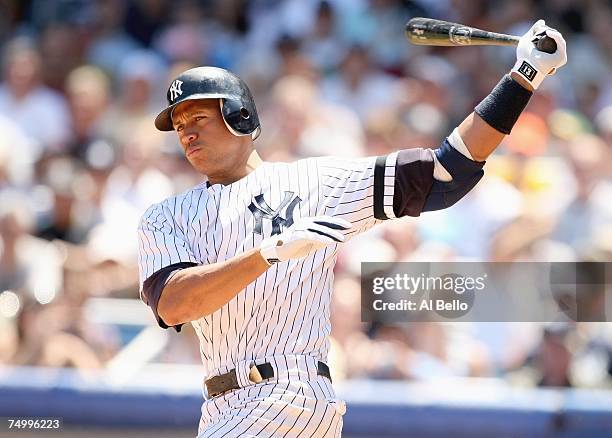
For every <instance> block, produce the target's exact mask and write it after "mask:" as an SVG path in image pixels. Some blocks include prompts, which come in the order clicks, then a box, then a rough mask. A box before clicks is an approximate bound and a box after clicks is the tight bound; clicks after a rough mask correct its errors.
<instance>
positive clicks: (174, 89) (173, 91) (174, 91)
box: [168, 79, 183, 102]
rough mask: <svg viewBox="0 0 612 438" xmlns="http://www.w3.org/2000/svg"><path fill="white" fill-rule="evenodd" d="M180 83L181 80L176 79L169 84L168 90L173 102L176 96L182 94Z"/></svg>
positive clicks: (181, 83) (181, 82)
mask: <svg viewBox="0 0 612 438" xmlns="http://www.w3.org/2000/svg"><path fill="white" fill-rule="evenodd" d="M182 85H183V81H179V80H178V79H176V80H175V81H174V82H172V85H170V89H169V90H168V92H169V93H170V101H172V102H174V101H175V100H176V98H177V97H179V96H180V95H181V94H183V90H181V86H182Z"/></svg>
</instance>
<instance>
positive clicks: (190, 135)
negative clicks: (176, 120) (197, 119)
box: [181, 129, 198, 146]
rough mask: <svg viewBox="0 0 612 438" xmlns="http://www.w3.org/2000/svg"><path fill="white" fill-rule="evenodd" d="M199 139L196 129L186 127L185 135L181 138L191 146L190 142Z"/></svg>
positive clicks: (186, 144) (185, 143)
mask: <svg viewBox="0 0 612 438" xmlns="http://www.w3.org/2000/svg"><path fill="white" fill-rule="evenodd" d="M197 139H198V133H197V132H196V131H195V130H194V129H185V132H184V133H183V136H182V138H181V140H182V143H183V144H184V145H185V146H189V144H190V143H192V142H194V141H196V140H197Z"/></svg>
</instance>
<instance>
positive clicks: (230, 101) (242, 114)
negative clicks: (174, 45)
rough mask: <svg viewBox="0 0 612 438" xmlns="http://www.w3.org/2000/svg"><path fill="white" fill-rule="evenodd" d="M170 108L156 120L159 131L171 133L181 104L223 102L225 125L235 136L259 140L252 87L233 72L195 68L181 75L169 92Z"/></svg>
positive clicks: (257, 117) (213, 68) (212, 68)
mask: <svg viewBox="0 0 612 438" xmlns="http://www.w3.org/2000/svg"><path fill="white" fill-rule="evenodd" d="M166 97H167V99H168V107H167V108H166V109H164V110H163V111H162V112H161V113H159V114H158V115H157V117H156V118H155V127H156V128H157V129H159V130H160V131H172V129H173V127H172V111H173V110H174V108H175V107H176V106H177V105H178V104H179V103H181V102H184V101H186V100H194V99H220V102H221V114H222V116H223V120H224V121H225V125H226V126H227V127H228V129H229V130H230V131H231V132H232V133H233V134H234V135H250V136H251V137H252V138H253V139H255V138H257V136H258V135H259V131H260V124H259V116H258V115H257V108H255V102H254V101H253V96H252V95H251V92H250V91H249V87H247V85H246V84H245V83H244V81H243V80H242V79H240V78H239V77H238V76H236V75H235V74H233V73H232V72H230V71H227V70H224V69H222V68H217V67H196V68H192V69H189V70H187V71H184V72H183V73H181V74H180V75H179V76H178V77H177V78H176V79H175V80H174V81H172V84H170V87H169V88H168V93H167V94H166Z"/></svg>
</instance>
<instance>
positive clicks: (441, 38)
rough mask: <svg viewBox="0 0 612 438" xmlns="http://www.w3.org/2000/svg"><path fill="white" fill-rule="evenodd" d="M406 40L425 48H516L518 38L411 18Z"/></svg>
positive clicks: (457, 25)
mask: <svg viewBox="0 0 612 438" xmlns="http://www.w3.org/2000/svg"><path fill="white" fill-rule="evenodd" d="M406 38H408V40H409V41H410V42H411V43H413V44H418V45H422V46H423V45H425V46H484V45H496V46H516V45H517V44H518V41H519V38H518V37H516V36H513V35H506V34H502V33H496V32H488V31H486V30H482V29H477V28H475V27H470V26H464V25H462V24H458V23H451V22H448V21H442V20H434V19H431V18H420V17H419V18H413V19H411V20H410V21H408V23H406Z"/></svg>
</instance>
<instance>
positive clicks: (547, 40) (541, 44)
mask: <svg viewBox="0 0 612 438" xmlns="http://www.w3.org/2000/svg"><path fill="white" fill-rule="evenodd" d="M534 44H535V46H536V48H537V49H538V50H539V51H540V52H546V53H555V52H556V51H557V43H556V42H555V40H554V39H552V38H551V37H549V36H547V35H546V34H543V35H542V34H540V35H537V36H536V40H535V41H534Z"/></svg>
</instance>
